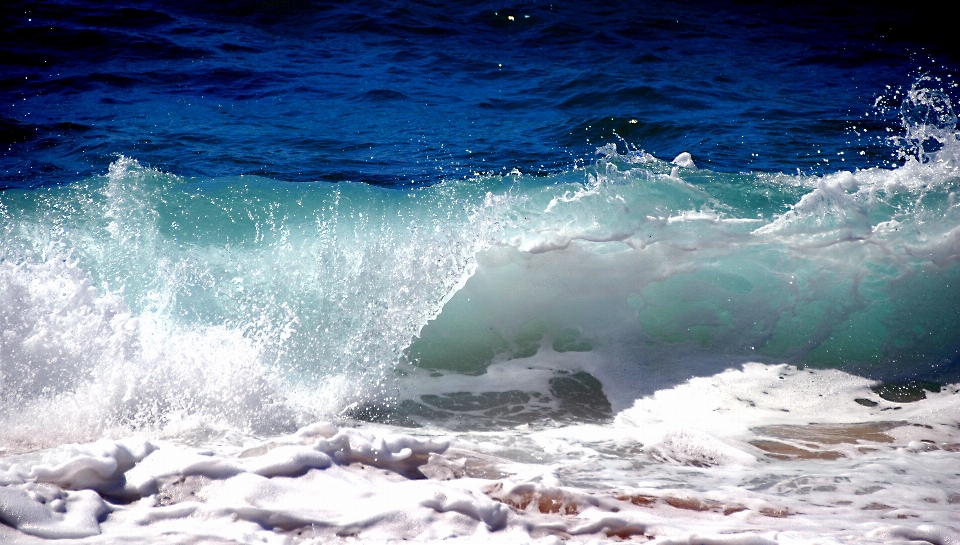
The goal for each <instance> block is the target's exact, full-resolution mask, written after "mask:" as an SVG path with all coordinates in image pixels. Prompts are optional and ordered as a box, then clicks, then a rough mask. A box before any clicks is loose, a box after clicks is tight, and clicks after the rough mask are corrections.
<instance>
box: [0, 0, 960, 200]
mask: <svg viewBox="0 0 960 545" xmlns="http://www.w3.org/2000/svg"><path fill="white" fill-rule="evenodd" d="M915 11H916V10H911V9H910V6H906V5H905V6H903V7H892V8H891V7H875V6H872V7H860V6H857V5H855V4H854V5H847V4H843V3H836V2H824V3H819V4H802V5H791V4H782V5H774V6H761V5H754V4H752V3H737V4H727V3H710V2H700V3H673V2H668V3H661V2H657V3H654V2H603V3H597V4H595V5H594V4H589V3H576V2H565V1H556V2H553V3H548V2H520V3H509V2H508V3H497V2H486V1H470V2H456V3H447V2H420V3H414V2H308V1H297V0H276V1H268V0H263V1H253V0H241V1H234V2H216V3H207V2H196V3H185V2H163V1H129V2H119V3H118V2H76V1H71V0H58V1H18V0H13V1H10V2H5V3H4V6H3V7H0V29H2V33H0V139H2V141H0V143H2V144H3V145H2V148H0V188H3V187H33V186H38V185H42V184H49V183H69V182H74V181H77V180H79V179H81V178H83V177H86V176H89V175H91V174H101V173H103V172H105V170H106V168H107V165H108V164H109V163H110V162H112V161H114V160H116V158H117V156H118V154H123V155H126V156H128V157H135V158H137V159H138V160H139V161H140V163H141V164H144V165H148V166H152V167H155V168H159V169H161V170H163V171H165V172H170V173H174V174H178V175H183V176H200V177H220V176H231V175H239V174H258V175H262V176H267V177H270V178H273V179H278V180H284V181H342V180H349V181H359V182H368V183H373V184H378V185H407V184H424V183H426V184H431V183H435V182H437V181H439V180H441V179H445V178H463V177H471V176H473V175H474V173H477V172H480V173H486V172H489V173H502V172H507V171H510V170H512V169H514V168H518V169H519V170H520V171H521V172H523V173H525V174H554V173H557V172H562V171H566V170H569V169H570V168H572V167H573V166H575V165H576V164H578V162H583V161H588V162H589V161H593V157H594V154H593V151H594V150H595V149H596V148H597V147H598V146H599V145H602V144H604V143H608V142H617V143H618V145H620V149H621V151H624V150H625V149H626V147H627V145H631V146H635V147H636V148H638V149H643V150H645V151H647V152H650V153H652V154H654V155H656V156H658V157H663V158H666V159H668V160H669V159H670V158H672V157H673V156H675V155H676V154H678V153H680V152H682V151H689V152H691V153H692V154H693V157H694V159H695V160H696V161H697V163H698V165H700V166H702V167H707V168H709V169H711V170H713V171H720V172H740V171H747V170H752V171H758V170H759V171H774V172H792V173H795V172H796V171H797V170H798V169H799V170H800V171H802V172H804V173H822V172H832V171H836V170H841V169H847V170H849V169H853V168H858V167H859V168H863V167H869V166H890V165H892V164H894V163H895V162H896V161H897V156H896V146H894V145H892V144H891V143H890V141H889V140H888V138H887V137H889V136H890V135H891V133H889V132H887V131H888V130H893V131H896V130H897V129H898V127H899V121H898V115H899V107H898V104H897V100H898V96H899V95H898V94H897V90H898V89H902V88H908V87H910V85H911V83H912V82H913V80H914V79H915V78H916V77H917V76H919V75H921V74H922V73H924V72H927V71H932V72H933V73H934V75H937V76H944V77H946V76H947V75H949V74H950V73H951V70H952V68H953V67H955V65H956V62H955V59H956V58H957V57H956V55H955V52H956V48H955V47H953V46H951V35H950V32H949V30H950V29H949V28H943V25H941V23H939V22H937V21H930V20H927V19H926V18H928V15H927V14H922V13H915ZM951 63H952V64H951ZM878 97H887V98H889V100H888V101H887V103H885V104H882V106H884V107H880V108H878V107H876V105H875V104H876V100H877V98H878ZM881 102H883V101H882V100H881Z"/></svg>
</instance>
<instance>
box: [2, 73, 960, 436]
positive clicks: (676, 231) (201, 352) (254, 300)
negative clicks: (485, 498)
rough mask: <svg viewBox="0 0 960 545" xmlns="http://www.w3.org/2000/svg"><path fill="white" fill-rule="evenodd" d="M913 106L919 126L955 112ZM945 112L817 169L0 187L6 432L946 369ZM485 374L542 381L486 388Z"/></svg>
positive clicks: (273, 424) (621, 168)
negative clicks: (864, 152) (883, 160)
mask: <svg viewBox="0 0 960 545" xmlns="http://www.w3.org/2000/svg"><path fill="white" fill-rule="evenodd" d="M914 91H915V92H913V94H912V95H911V98H910V100H911V101H912V102H911V104H912V105H913V106H912V107H913V108H914V110H913V111H921V110H923V108H927V109H928V110H929V111H928V114H930V115H933V114H936V116H937V119H944V118H948V117H949V114H950V113H951V112H952V110H950V109H949V108H947V107H946V106H949V103H944V102H942V96H941V95H937V94H936V93H932V92H929V90H927V91H923V89H922V88H920V87H917V88H915V89H914ZM925 119H927V121H926V124H916V123H914V124H909V123H908V130H907V131H906V135H907V136H906V139H907V141H908V143H909V141H913V142H915V143H916V145H915V147H914V149H913V151H912V153H913V155H912V158H908V159H907V160H906V162H905V164H904V165H903V166H902V167H900V168H897V169H893V170H889V169H881V168H872V169H866V170H859V171H855V172H837V173H834V174H830V175H824V176H790V175H783V174H764V173H745V174H729V173H721V172H713V171H710V170H701V169H697V168H696V166H695V165H694V163H693V161H692V160H691V159H690V157H689V156H681V157H678V158H677V159H676V160H675V161H674V162H673V163H667V162H665V161H661V160H659V159H656V158H654V157H653V156H651V155H650V154H647V153H645V152H642V151H639V150H636V149H633V148H630V147H629V146H627V148H629V149H624V148H623V147H622V146H621V148H620V149H618V148H617V147H616V146H615V145H613V144H609V145H607V146H604V147H601V148H599V149H598V150H597V151H598V154H599V158H598V159H597V160H596V161H595V162H594V163H593V164H592V165H591V166H589V167H587V168H578V169H573V170H570V171H567V172H564V173H561V174H558V175H554V176H550V177H537V178H534V177H528V176H523V175H522V174H520V173H515V174H512V175H508V176H488V177H480V178H476V179H472V180H464V181H448V182H444V183H441V184H437V185H434V186H430V187H423V188H415V189H404V190H398V189H382V188H376V187H373V186H370V185H365V184H351V183H341V184H336V185H329V184H322V183H320V184H292V183H283V182H278V181H273V180H269V179H263V178H255V177H236V178H223V179H217V180H197V179H184V178H180V177H177V176H174V175H171V174H166V173H162V172H159V171H156V170H153V169H149V168H144V167H142V166H140V165H139V164H138V163H137V162H136V161H135V160H132V159H127V158H121V159H119V160H117V161H115V162H114V163H113V164H112V165H111V166H110V170H109V172H108V174H106V175H105V176H98V177H94V178H90V179H87V180H85V181H84V182H82V183H77V184H72V185H68V186H61V187H50V188H45V189H40V190H33V191H24V190H8V191H5V192H3V193H2V194H0V231H2V241H3V242H2V246H0V275H2V276H0V300H2V301H3V304H2V305H0V325H2V327H0V329H2V332H3V333H2V343H0V363H2V375H0V380H2V382H3V384H2V391H3V398H2V402H3V405H4V410H3V414H5V415H6V416H5V417H4V419H5V422H4V429H7V430H10V431H8V434H10V435H11V436H18V434H20V435H22V436H23V437H28V436H32V435H31V434H36V433H38V430H46V431H45V432H44V433H49V434H51V435H52V436H56V437H58V440H59V441H62V440H63V438H64V437H72V436H74V435H75V436H76V437H77V438H83V437H91V436H97V435H98V434H102V433H106V431H107V430H109V429H112V428H114V427H116V428H118V429H130V428H131V427H132V428H139V427H149V428H152V429H159V428H169V429H173V430H176V429H180V428H178V426H188V427H190V426H198V425H199V426H201V428H202V427H204V426H207V427H213V428H216V427H217V426H227V427H229V428H237V429H246V430H257V431H259V432H264V433H268V432H278V431H283V430H289V429H292V428H295V427H296V426H298V425H301V424H303V423H304V422H305V421H308V420H310V419H315V418H318V417H331V416H336V415H354V416H359V417H363V418H382V417H384V416H383V414H381V413H383V411H386V412H388V413H389V412H390V411H393V412H396V411H397V410H400V411H401V412H404V411H406V413H408V416H409V415H413V416H415V417H416V418H420V419H422V418H427V419H428V420H429V419H430V418H431V415H433V417H437V418H441V417H443V416H444V415H446V414H448V412H449V411H448V412H444V411H445V410H446V409H449V408H450V407H452V406H453V407H456V406H457V403H458V402H456V400H455V399H454V398H451V397H450V395H451V394H454V393H456V392H468V391H473V392H474V394H469V395H473V396H474V397H476V396H478V395H479V396H481V397H482V395H486V396H487V397H486V398H484V399H487V400H488V401H489V400H490V399H493V401H491V403H493V405H497V404H498V403H501V402H503V403H508V402H510V403H513V402H516V399H520V400H521V404H523V403H528V404H535V402H536V399H534V398H536V396H537V395H540V394H542V393H551V392H552V394H553V396H554V397H555V398H557V399H555V400H554V405H553V408H554V409H558V406H557V405H556V403H558V402H559V403H560V406H559V409H558V410H560V409H563V410H561V411H560V412H561V413H562V412H564V411H566V412H567V413H571V411H572V412H573V413H576V412H577V411H578V410H579V411H580V412H581V413H582V414H581V416H584V415H587V416H589V415H599V416H601V417H602V416H603V415H604V414H609V412H610V410H611V407H612V408H613V409H616V410H620V409H622V408H625V407H627V406H629V405H630V404H631V403H632V401H633V400H635V399H638V398H639V397H641V396H642V395H645V394H648V393H650V392H652V391H653V390H654V389H657V388H661V387H664V386H666V385H669V384H676V383H678V382H679V381H682V380H685V379H687V378H689V377H690V376H691V375H692V374H693V375H696V374H698V373H701V372H704V371H703V370H705V369H706V370H712V371H710V372H714V371H716V370H717V368H718V367H719V368H721V369H722V367H723V366H726V365H730V364H731V363H743V362H747V361H765V362H787V363H792V364H797V365H811V366H818V367H832V368H842V369H844V370H848V371H852V372H855V373H859V374H861V375H864V376H869V377H875V378H884V379H898V378H904V377H921V378H931V377H935V376H937V375H938V373H939V374H942V373H944V372H949V371H950V370H951V369H953V368H954V366H955V364H956V361H957V359H956V358H957V351H958V349H960V295H958V294H960V292H958V291H957V290H956V286H957V285H958V282H960V205H958V202H957V193H958V191H960V172H958V168H960V162H958V161H960V143H958V136H957V133H955V132H954V131H955V127H952V126H949V119H946V121H943V122H942V123H939V124H937V123H931V122H929V115H928V116H927V118H925ZM953 123H954V124H955V118H954V121H953ZM911 139H912V140H911ZM931 140H935V141H936V142H937V143H939V146H931V145H930V142H931ZM924 143H926V144H924ZM924 146H926V147H924ZM934 147H936V148H937V149H936V151H927V150H928V149H932V148H934ZM908 151H909V150H908ZM491 366H498V368H499V369H513V370H514V371H516V372H517V373H521V374H522V372H524V371H523V370H539V371H531V372H533V374H534V375H535V374H536V373H537V372H539V373H540V375H537V376H538V377H540V378H539V379H537V378H536V377H533V376H532V375H531V376H530V377H527V378H528V379H529V380H528V384H526V385H525V387H526V391H519V390H516V384H514V385H513V387H508V386H509V385H507V386H504V385H503V384H500V385H497V384H492V383H484V382H483V380H484V379H483V377H484V376H485V375H489V373H488V370H489V369H490V368H491ZM517 376H518V377H519V376H520V375H517ZM471 377H474V378H475V379H476V380H477V381H478V382H471V380H473V379H471ZM487 378H489V376H488V377H487ZM538 380H539V381H540V382H539V383H538ZM564 388H566V390H564ZM571 388H572V389H571ZM558 389H559V390H560V391H561V392H560V393H559V394H558V393H557V391H558ZM563 391H566V392H567V394H566V395H565V394H563ZM481 394H482V395H481ZM531 395H533V397H531ZM591 395H592V396H594V398H595V399H594V401H595V402H590V403H586V405H584V404H583V403H581V405H582V406H581V407H580V408H579V409H577V408H576V407H573V408H572V409H571V406H569V403H568V404H567V405H568V406H567V407H566V409H564V407H563V405H564V402H565V400H566V401H569V402H573V401H571V400H576V399H580V398H583V396H586V398H590V396H591ZM438 396H440V397H438ZM443 396H447V397H445V398H444V397H443ZM490 396H493V398H491V397H490ZM497 396H506V398H504V399H506V401H504V400H503V399H501V400H500V401H497V399H500V398H497ZM510 396H514V397H513V398H511V397H510ZM517 396H519V397H517ZM578 396H579V397H578ZM507 398H509V399H507ZM514 398H516V399H514ZM477 399H480V398H476V399H474V398H470V400H468V401H469V402H465V403H466V405H463V404H462V403H461V405H460V409H463V410H467V408H469V407H468V406H471V405H470V404H471V403H473V404H474V405H476V404H477V403H480V405H483V403H485V402H483V403H481V402H478V401H477ZM510 399H513V401H510ZM471 400H472V401H471ZM508 404H509V403H508ZM574 405H576V403H574ZM371 407H374V408H373V409H371ZM376 407H380V408H379V409H377V408H376ZM445 407H446V409H444V408H445ZM464 407H467V408H464ZM437 409H440V410H437ZM377 411H380V413H378V412H377ZM66 414H70V415H78V416H71V417H69V418H67V417H66V416H65V415H66ZM378 414H379V416H378ZM539 414H540V416H544V415H547V416H551V415H552V416H551V417H556V416H557V414H559V413H557V412H556V411H554V412H549V411H547V412H542V413H539ZM18 430H19V431H18ZM41 435H42V434H41ZM23 440H26V439H23ZM41 440H42V439H41Z"/></svg>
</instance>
